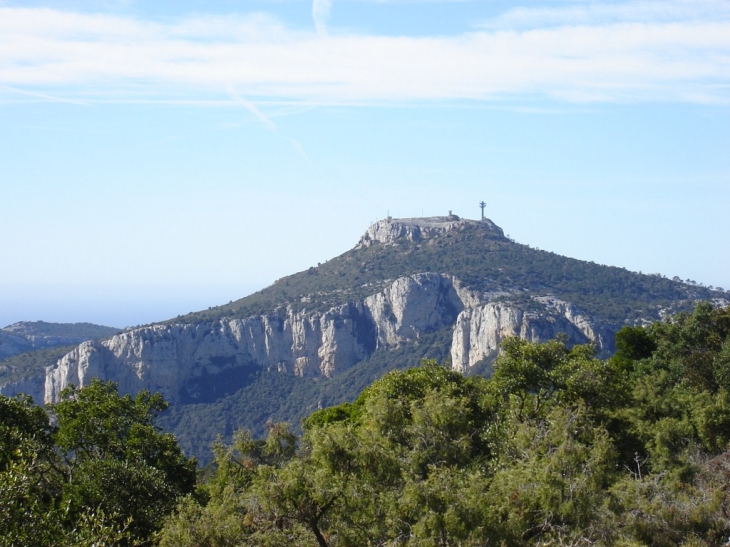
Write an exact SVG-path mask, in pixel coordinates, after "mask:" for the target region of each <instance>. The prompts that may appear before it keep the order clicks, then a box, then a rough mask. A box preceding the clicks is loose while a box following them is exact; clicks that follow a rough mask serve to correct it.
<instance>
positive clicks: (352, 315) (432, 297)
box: [44, 273, 604, 402]
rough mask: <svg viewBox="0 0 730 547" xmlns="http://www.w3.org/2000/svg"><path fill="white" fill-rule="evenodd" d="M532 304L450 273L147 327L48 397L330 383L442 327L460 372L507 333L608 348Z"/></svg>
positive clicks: (84, 357)
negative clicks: (449, 330) (92, 390)
mask: <svg viewBox="0 0 730 547" xmlns="http://www.w3.org/2000/svg"><path fill="white" fill-rule="evenodd" d="M535 305H536V306H537V307H538V308H540V311H538V312H529V313H528V312H524V311H522V310H521V309H520V308H519V307H518V306H516V305H514V304H507V303H484V302H481V301H480V300H479V295H477V294H475V293H473V292H470V291H468V290H466V289H464V288H462V287H461V284H460V283H459V281H458V280H457V279H454V278H452V277H449V276H444V275H439V274H435V273H423V274H417V275H412V276H406V277H402V278H399V279H397V280H396V281H394V282H393V283H391V284H390V285H389V286H388V287H387V288H385V289H384V290H382V291H380V292H378V293H376V294H373V295H371V296H369V297H367V298H365V299H363V300H361V301H357V302H350V303H347V304H343V305H340V306H336V307H333V308H331V309H329V310H327V311H325V312H319V311H317V312H307V311H306V310H303V311H294V310H293V309H292V308H280V309H278V310H275V311H274V312H272V313H271V314H267V315H261V316H254V317H248V318H245V319H223V320H218V321H214V322H209V323H201V324H193V325H188V324H186V325H152V326H149V327H143V328H139V329H135V330H131V331H127V332H124V333H121V334H118V335H116V336H114V337H112V338H111V339H109V340H106V341H102V342H98V341H88V342H84V343H82V344H81V345H79V346H78V347H77V348H76V349H74V350H73V351H72V352H70V353H69V354H67V355H66V356H64V357H63V358H62V359H60V360H59V361H58V363H57V364H56V365H54V366H52V367H49V368H48V369H47V371H46V381H45V393H44V398H45V401H46V402H55V401H57V400H58V399H59V394H60V392H61V390H62V389H63V388H64V387H66V386H67V385H68V384H70V383H73V384H76V385H79V386H84V385H86V384H88V383H89V381H90V380H91V378H93V377H98V378H101V379H104V380H106V379H112V380H114V381H115V382H117V383H118V384H119V388H120V391H122V392H124V393H135V392H137V391H139V390H141V389H145V388H146V389H149V390H150V391H160V392H162V393H163V394H164V395H165V397H166V398H167V399H168V400H169V401H171V402H190V401H194V400H196V397H198V394H199V393H201V382H204V381H211V382H215V381H216V377H218V376H220V375H221V374H224V373H225V377H226V378H228V379H235V378H236V377H237V376H236V375H238V376H239V377H242V376H243V375H245V374H246V371H250V369H251V367H257V368H258V369H266V370H269V371H271V372H276V371H288V372H291V373H294V374H297V375H299V376H325V377H332V376H334V375H336V374H338V373H340V372H342V371H343V370H346V369H348V368H349V367H352V366H353V365H355V364H356V363H358V362H360V361H361V360H363V359H364V358H366V357H367V356H369V355H370V354H372V353H373V352H374V351H375V350H377V349H381V348H385V349H390V348H395V347H397V346H399V345H401V344H404V343H408V342H410V341H413V340H416V339H418V338H419V337H420V336H421V335H422V334H424V333H428V332H433V331H437V330H439V329H442V328H445V327H453V328H454V335H453V347H452V361H453V363H454V367H455V368H457V369H458V370H462V371H467V370H468V369H469V368H470V367H472V366H473V365H474V364H475V363H476V362H478V361H479V360H481V359H483V358H484V357H486V356H488V355H490V354H492V353H493V352H494V351H496V350H497V348H498V346H499V342H500V341H501V340H502V339H503V338H504V337H505V336H508V335H516V336H522V337H524V338H528V339H530V340H546V339H549V338H552V337H554V336H555V335H556V334H557V333H558V332H566V333H568V336H569V339H570V340H571V341H574V342H576V343H578V342H586V341H590V340H592V341H595V342H596V343H597V344H599V345H601V344H604V341H603V338H601V336H603V334H602V331H600V329H598V328H597V327H596V326H594V325H593V323H592V322H591V321H590V320H589V319H587V318H585V317H583V316H582V315H580V314H579V313H577V312H576V311H575V309H574V308H573V307H572V306H570V305H569V304H567V303H564V302H561V301H558V300H555V299H550V298H545V299H542V300H538V301H536V303H535ZM234 383H235V380H234ZM203 391H205V390H203Z"/></svg>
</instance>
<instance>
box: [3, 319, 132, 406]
mask: <svg viewBox="0 0 730 547" xmlns="http://www.w3.org/2000/svg"><path fill="white" fill-rule="evenodd" d="M119 331H120V329H115V328H113V327H105V326H102V325H94V324H93V323H47V322H45V321H21V322H18V323H13V324H12V325H8V326H7V327H5V328H3V329H0V393H1V394H3V395H9V394H10V395H14V394H15V393H27V394H29V395H31V396H32V397H33V399H34V400H43V397H44V396H45V392H44V389H45V367H46V366H48V365H49V363H52V362H54V361H56V360H57V359H59V358H60V357H62V356H63V355H65V354H66V353H68V352H69V351H71V349H73V346H75V345H77V344H80V343H81V342H85V341H87V340H95V339H100V338H105V337H109V336H112V335H114V334H117V333H118V332H119Z"/></svg>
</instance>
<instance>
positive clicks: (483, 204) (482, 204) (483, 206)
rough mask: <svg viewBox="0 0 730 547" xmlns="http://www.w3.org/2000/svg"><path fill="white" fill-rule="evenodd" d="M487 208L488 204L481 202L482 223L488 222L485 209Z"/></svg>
mask: <svg viewBox="0 0 730 547" xmlns="http://www.w3.org/2000/svg"><path fill="white" fill-rule="evenodd" d="M486 206H487V204H486V203H484V202H483V201H480V202H479V207H481V208H482V222H484V221H485V220H486V219H485V218H484V208H485V207H486Z"/></svg>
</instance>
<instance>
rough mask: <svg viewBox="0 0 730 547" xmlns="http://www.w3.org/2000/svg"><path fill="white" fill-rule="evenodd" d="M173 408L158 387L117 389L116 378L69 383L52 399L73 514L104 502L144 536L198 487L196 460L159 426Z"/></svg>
mask: <svg viewBox="0 0 730 547" xmlns="http://www.w3.org/2000/svg"><path fill="white" fill-rule="evenodd" d="M166 408H167V403H166V402H165V401H164V399H163V398H162V396H161V395H160V394H154V395H152V394H150V393H149V392H148V391H146V390H144V391H141V392H139V393H138V394H137V395H136V396H135V397H134V398H132V397H131V396H130V395H124V396H121V395H119V393H118V391H117V386H116V385H115V384H114V383H113V382H102V381H100V380H98V379H94V380H93V381H92V383H91V384H90V385H89V386H87V387H85V388H83V389H79V388H77V387H75V386H73V385H72V386H69V387H68V388H66V389H65V390H64V391H63V392H62V393H61V401H60V402H59V403H57V404H55V405H52V406H51V407H50V411H51V412H52V413H53V414H54V415H55V417H56V419H57V431H56V432H55V435H54V440H55V442H56V445H57V446H58V449H59V451H60V453H61V455H62V457H63V459H64V463H65V465H64V468H63V469H64V473H65V475H66V477H65V481H64V483H63V503H66V504H68V507H69V513H70V516H71V518H76V517H77V516H78V515H80V514H82V513H83V512H84V511H85V510H86V509H87V508H89V507H92V508H98V509H99V510H101V511H102V512H103V513H104V514H106V515H108V517H109V518H111V519H113V520H114V521H115V522H116V523H117V524H118V525H119V526H125V525H127V524H128V523H127V521H128V520H129V519H131V523H129V530H130V532H131V534H132V535H133V536H134V537H135V538H137V539H139V540H144V539H146V538H148V537H149V536H150V534H152V533H153V532H155V531H156V530H157V529H158V528H159V526H160V525H161V522H162V519H163V517H164V516H165V515H167V514H168V513H170V512H171V511H172V509H173V508H174V507H175V504H176V502H177V500H178V498H179V497H181V496H184V495H186V494H188V493H190V492H192V491H193V490H194V488H195V460H194V459H191V458H187V457H185V455H184V454H183V453H182V451H181V450H180V448H179V447H178V445H177V442H176V441H175V438H174V437H173V436H172V435H171V434H169V433H161V432H160V431H159V429H158V428H157V427H156V426H155V419H156V417H157V416H158V414H159V413H160V412H161V411H163V410H164V409H166Z"/></svg>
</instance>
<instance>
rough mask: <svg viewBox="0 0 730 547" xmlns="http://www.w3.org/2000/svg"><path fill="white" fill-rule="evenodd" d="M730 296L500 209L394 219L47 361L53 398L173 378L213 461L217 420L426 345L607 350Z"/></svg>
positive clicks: (256, 420)
mask: <svg viewBox="0 0 730 547" xmlns="http://www.w3.org/2000/svg"><path fill="white" fill-rule="evenodd" d="M724 298H725V293H723V292H719V291H712V290H710V289H707V288H704V287H701V286H696V285H691V284H685V283H682V282H678V281H674V280H670V279H666V278H664V277H662V276H660V275H642V274H639V273H634V272H629V271H627V270H625V269H622V268H615V267H608V266H602V265H598V264H594V263H591V262H585V261H580V260H575V259H571V258H566V257H562V256H559V255H556V254H554V253H550V252H546V251H541V250H538V249H533V248H531V247H529V246H527V245H522V244H519V243H516V242H514V241H512V240H511V239H509V238H507V237H505V235H504V232H503V231H502V229H501V228H499V227H498V226H496V225H495V224H494V223H493V222H491V221H489V220H483V221H473V220H463V219H460V218H459V217H457V216H455V215H449V216H447V217H431V218H416V219H391V218H388V219H385V220H382V221H379V222H377V223H375V224H373V225H372V226H370V228H368V230H367V232H366V233H365V234H364V235H363V237H362V238H361V239H360V241H359V242H358V244H357V245H356V246H355V247H354V248H353V249H351V250H350V251H348V252H346V253H344V254H342V255H340V256H338V257H336V258H333V259H332V260H329V261H327V262H326V263H324V264H320V265H317V266H316V267H311V268H309V269H308V270H305V271H303V272H299V273H297V274H294V275H291V276H288V277H284V278H282V279H279V280H278V281H276V282H275V283H274V284H273V285H272V286H270V287H268V288H266V289H264V290H262V291H259V292H257V293H254V294H252V295H250V296H247V297H246V298H243V299H241V300H238V301H236V302H232V303H230V304H227V305H224V306H219V307H215V308H211V309H209V310H206V311H201V312H198V313H193V314H189V315H186V316H180V317H177V318H175V319H172V320H170V321H166V322H163V323H159V324H154V325H149V326H145V327H139V328H135V329H132V330H128V331H125V332H122V333H119V334H116V335H114V336H112V337H111V338H109V339H107V340H102V341H99V340H94V341H86V342H83V343H81V344H80V345H78V346H77V347H75V348H74V349H72V350H71V351H70V352H68V353H66V354H65V355H63V356H62V357H61V358H60V359H58V360H57V361H55V362H50V363H48V365H49V366H48V368H47V369H46V370H45V382H44V400H45V401H46V402H55V401H57V400H58V397H59V394H60V391H61V390H62V389H63V388H64V387H65V386H66V385H68V384H69V383H74V384H77V385H85V384H87V383H88V382H89V381H90V378H92V377H100V378H102V379H111V380H114V381H115V382H117V383H118V384H119V386H120V390H121V391H122V392H129V393H133V392H136V391H138V390H140V389H143V388H146V389H149V390H151V391H161V392H162V393H163V394H164V395H165V397H166V398H167V399H168V400H169V401H170V402H171V403H172V406H171V409H170V410H169V411H168V413H167V415H165V416H164V417H163V419H162V424H163V425H164V426H165V427H167V428H168V429H170V430H172V431H174V432H175V433H176V435H177V436H178V438H179V440H180V443H181V445H182V446H183V447H184V448H185V449H186V450H187V451H188V452H189V453H194V454H196V455H198V456H199V457H200V458H201V460H202V461H207V459H208V458H209V451H208V447H209V445H210V443H211V442H212V440H214V438H215V436H216V435H217V434H219V433H220V434H222V435H224V436H227V435H230V434H231V432H232V431H233V430H235V429H236V428H238V427H240V426H246V427H248V428H250V429H252V430H253V431H254V432H256V433H259V434H260V433H262V432H263V430H264V428H265V424H266V422H267V421H270V420H273V421H281V420H286V421H290V422H292V423H294V424H297V423H298V421H299V419H300V418H301V417H302V416H305V415H307V414H309V413H310V412H311V411H312V410H314V409H316V408H317V407H321V406H328V405H331V404H337V403H340V402H343V401H346V400H350V399H353V398H354V397H356V396H357V394H358V393H359V392H360V390H361V389H362V388H363V387H365V386H366V385H368V384H369V383H370V382H371V381H372V380H374V379H375V378H377V377H378V376H380V375H381V374H383V373H384V372H385V371H387V370H390V369H393V368H407V367H410V366H414V365H416V364H417V363H418V362H419V360H420V358H422V357H430V358H435V359H438V360H440V361H444V360H446V359H449V360H450V362H451V366H452V367H453V368H455V369H456V370H459V371H461V372H463V373H465V374H473V373H489V370H490V366H491V362H492V361H493V360H494V358H495V357H496V354H497V351H498V347H499V344H500V342H501V340H502V339H504V338H505V337H506V336H520V337H522V338H526V339H529V340H532V341H543V340H547V339H550V338H553V337H555V336H557V335H558V334H563V335H564V336H566V338H567V340H568V341H569V342H570V343H572V344H579V343H587V342H593V343H594V344H595V345H596V348H597V350H598V351H599V352H600V353H602V354H604V355H607V354H610V353H611V352H612V351H613V336H614V333H615V332H616V331H617V330H618V329H619V328H620V327H621V326H622V325H624V324H643V323H647V322H652V321H655V320H658V319H660V318H661V317H663V316H664V315H665V314H667V313H674V312H677V311H681V310H688V309H690V308H692V307H693V305H694V303H695V302H696V301H698V300H701V299H703V300H712V299H724ZM723 302H726V301H725V300H723Z"/></svg>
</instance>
